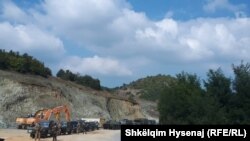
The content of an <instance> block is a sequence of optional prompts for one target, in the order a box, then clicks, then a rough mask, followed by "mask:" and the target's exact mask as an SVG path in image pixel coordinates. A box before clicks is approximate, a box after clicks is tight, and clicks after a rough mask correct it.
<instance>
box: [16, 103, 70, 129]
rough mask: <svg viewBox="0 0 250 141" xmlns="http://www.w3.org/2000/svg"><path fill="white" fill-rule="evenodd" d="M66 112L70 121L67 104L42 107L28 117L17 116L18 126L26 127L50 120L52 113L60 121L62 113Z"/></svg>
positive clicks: (20, 127)
mask: <svg viewBox="0 0 250 141" xmlns="http://www.w3.org/2000/svg"><path fill="white" fill-rule="evenodd" d="M61 112H64V113H65V118H66V120H67V121H70V111H69V108H68V107H67V106H66V105H62V106H58V107H55V108H52V109H42V110H38V111H37V112H36V113H35V114H34V115H30V116H27V117H18V118H16V123H17V128H18V129H26V128H27V127H31V126H33V125H35V123H38V122H40V121H48V120H50V117H51V115H52V114H54V115H55V117H56V120H58V121H60V113H61Z"/></svg>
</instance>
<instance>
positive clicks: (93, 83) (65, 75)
mask: <svg viewBox="0 0 250 141" xmlns="http://www.w3.org/2000/svg"><path fill="white" fill-rule="evenodd" d="M56 76H57V77H59V78H61V79H64V80H69V81H72V82H75V83H77V84H80V85H83V86H87V87H90V88H93V89H95V90H101V84H100V81H99V80H98V79H94V78H92V77H91V76H89V75H85V76H81V75H80V74H74V73H72V72H71V71H70V70H66V71H65V70H63V69H60V70H59V71H58V72H57V74H56Z"/></svg>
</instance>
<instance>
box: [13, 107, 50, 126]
mask: <svg viewBox="0 0 250 141" xmlns="http://www.w3.org/2000/svg"><path fill="white" fill-rule="evenodd" d="M48 110H49V109H42V110H38V111H36V112H35V114H28V115H27V116H26V117H18V118H16V123H17V128H18V129H26V128H27V127H28V126H30V125H31V124H32V123H33V122H34V120H36V119H39V118H42V115H43V113H44V112H46V111H48Z"/></svg>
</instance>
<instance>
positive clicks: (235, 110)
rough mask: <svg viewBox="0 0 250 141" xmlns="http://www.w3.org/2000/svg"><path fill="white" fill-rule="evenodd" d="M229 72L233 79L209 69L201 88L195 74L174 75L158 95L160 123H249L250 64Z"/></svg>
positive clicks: (220, 71) (243, 64) (219, 70)
mask: <svg viewBox="0 0 250 141" xmlns="http://www.w3.org/2000/svg"><path fill="white" fill-rule="evenodd" d="M232 69H233V72H234V78H229V77H226V76H225V75H224V73H223V71H222V70H221V69H220V68H219V69H217V70H209V71H208V72H207V79H206V80H203V84H204V85H203V86H202V85H201V84H202V83H201V81H200V79H199V77H198V76H197V75H196V74H190V73H186V72H182V73H179V74H177V75H176V80H175V81H173V82H172V83H170V84H169V86H168V87H166V88H165V89H164V91H163V92H162V93H161V96H160V100H159V103H158V109H159V112H160V119H159V120H160V123H162V124H250V64H249V63H243V62H242V63H241V64H240V65H238V66H235V65H232Z"/></svg>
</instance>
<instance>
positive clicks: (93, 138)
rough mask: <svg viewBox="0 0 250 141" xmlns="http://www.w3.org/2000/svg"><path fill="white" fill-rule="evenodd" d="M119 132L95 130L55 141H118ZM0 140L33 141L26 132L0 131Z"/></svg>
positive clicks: (50, 139) (62, 136)
mask: <svg viewBox="0 0 250 141" xmlns="http://www.w3.org/2000/svg"><path fill="white" fill-rule="evenodd" d="M120 136H121V131H120V130H103V129H100V130H95V131H92V132H88V133H87V134H72V135H61V136H57V141H83V140H86V141H100V140H101V141H120V140H121V139H120V138H121V137H120ZM0 138H3V139H5V141H34V139H32V138H31V137H30V136H29V134H28V133H27V130H18V129H0ZM40 141H52V138H51V137H48V138H41V140H40Z"/></svg>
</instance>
